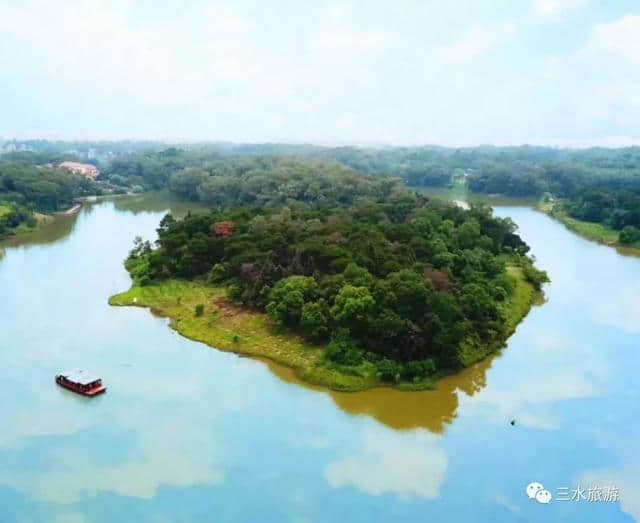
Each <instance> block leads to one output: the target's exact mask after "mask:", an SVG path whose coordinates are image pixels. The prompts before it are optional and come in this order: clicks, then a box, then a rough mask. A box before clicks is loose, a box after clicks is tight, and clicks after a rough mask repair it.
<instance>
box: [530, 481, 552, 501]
mask: <svg viewBox="0 0 640 523" xmlns="http://www.w3.org/2000/svg"><path fill="white" fill-rule="evenodd" d="M527 496H528V497H529V499H535V500H536V501H537V502H538V503H542V504H543V505H547V504H548V503H550V502H551V492H549V491H548V490H546V489H545V488H544V486H543V485H542V483H538V482H537V481H534V482H532V483H529V484H528V485H527Z"/></svg>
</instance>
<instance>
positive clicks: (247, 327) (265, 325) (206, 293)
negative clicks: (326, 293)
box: [109, 267, 539, 392]
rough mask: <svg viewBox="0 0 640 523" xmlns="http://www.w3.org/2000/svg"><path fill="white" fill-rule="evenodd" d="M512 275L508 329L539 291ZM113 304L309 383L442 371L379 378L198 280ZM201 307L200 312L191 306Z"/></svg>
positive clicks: (408, 384)
mask: <svg viewBox="0 0 640 523" xmlns="http://www.w3.org/2000/svg"><path fill="white" fill-rule="evenodd" d="M507 270H508V271H509V273H510V274H511V275H512V276H513V277H514V278H515V282H516V286H515V289H514V293H513V294H512V295H511V296H509V297H508V298H507V300H505V301H504V302H503V304H502V305H501V308H502V310H503V313H504V314H505V318H506V329H507V332H508V333H509V334H511V333H513V331H515V329H516V327H517V325H518V324H519V323H520V321H522V319H523V318H524V317H525V316H526V315H527V313H528V312H529V309H530V308H531V306H532V304H533V303H534V301H535V299H536V297H537V296H539V293H538V292H536V291H535V289H534V287H533V286H532V285H531V284H530V283H528V282H527V281H526V280H525V279H524V276H523V275H522V272H521V270H520V269H519V268H517V267H507ZM109 304H110V305H113V306H130V307H131V306H134V307H146V308H149V309H151V310H152V312H153V313H154V314H157V315H160V316H163V317H167V318H169V319H170V326H171V328H172V329H174V330H176V331H177V332H178V333H180V334H181V335H182V336H185V337H186V338H189V339H192V340H195V341H199V342H202V343H205V344H207V345H209V346H211V347H214V348H216V349H219V350H223V351H228V352H234V353H236V354H242V355H246V356H251V357H258V358H267V359H270V360H272V361H275V362H276V363H279V364H281V365H284V366H287V367H291V368H292V369H294V371H295V372H296V375H297V376H298V377H299V378H301V379H303V380H304V381H307V382H308V383H312V384H315V385H320V386H324V387H327V388H330V389H333V390H339V391H345V392H356V391H360V390H366V389H369V388H373V387H378V386H394V387H397V388H399V389H402V390H425V389H431V388H432V387H433V386H434V384H435V380H436V379H437V378H438V377H440V376H442V375H444V374H446V372H442V371H441V372H440V373H434V374H432V375H430V376H427V377H424V378H422V379H419V380H412V381H406V380H399V381H397V382H396V381H394V382H388V381H383V380H381V378H380V376H379V374H378V368H377V367H376V365H374V364H372V363H370V362H363V363H361V364H360V365H350V366H349V365H346V366H345V365H340V364H337V363H335V362H333V361H332V360H331V359H330V358H328V357H327V356H326V353H325V351H324V348H323V346H322V344H317V343H312V342H310V341H308V340H305V339H304V338H303V337H301V336H299V335H296V334H295V333H293V332H291V331H289V330H286V329H282V328H279V326H278V325H277V324H276V323H275V322H274V321H273V320H272V319H271V318H270V317H269V315H268V314H266V313H264V312H262V311H259V310H256V309H247V308H242V307H238V306H237V305H236V304H234V303H233V302H232V301H231V300H230V299H229V297H228V294H227V290H226V289H225V288H223V287H219V286H215V285H211V284H210V283H208V282H206V281H204V280H195V281H187V280H165V281H162V282H159V283H154V284H152V285H146V286H142V287H141V286H139V285H134V286H133V287H131V289H129V290H128V291H126V292H123V293H120V294H116V295H115V296H112V297H111V298H110V299H109ZM199 306H202V313H200V314H198V312H197V309H198V307H199Z"/></svg>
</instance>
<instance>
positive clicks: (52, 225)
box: [0, 214, 78, 259]
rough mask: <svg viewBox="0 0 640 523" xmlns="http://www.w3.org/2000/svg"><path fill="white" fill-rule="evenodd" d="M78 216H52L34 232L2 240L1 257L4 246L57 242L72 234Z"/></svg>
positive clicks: (0, 256) (0, 243) (0, 246)
mask: <svg viewBox="0 0 640 523" xmlns="http://www.w3.org/2000/svg"><path fill="white" fill-rule="evenodd" d="M77 218H78V215H77V214H74V215H70V216H66V215H56V216H52V217H51V219H50V220H49V221H47V222H46V223H43V224H41V225H40V226H38V228H37V229H36V230H34V231H32V232H28V233H25V234H20V235H18V236H12V237H9V238H6V239H4V240H1V241H0V259H2V254H3V252H2V251H3V248H7V247H17V246H20V245H46V244H49V243H55V242H57V241H59V240H61V239H62V238H65V237H67V236H69V234H71V231H72V230H73V227H74V225H75V223H76V220H77Z"/></svg>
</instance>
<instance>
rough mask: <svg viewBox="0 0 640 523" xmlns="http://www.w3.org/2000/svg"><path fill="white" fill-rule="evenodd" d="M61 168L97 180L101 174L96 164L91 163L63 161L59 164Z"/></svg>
mask: <svg viewBox="0 0 640 523" xmlns="http://www.w3.org/2000/svg"><path fill="white" fill-rule="evenodd" d="M58 167H59V168H60V169H65V170H67V171H71V172H75V173H80V174H82V175H84V176H86V177H87V178H91V179H92V180H95V179H96V178H97V177H98V176H99V175H100V171H99V170H98V168H97V167H96V166H95V165H91V164H89V163H78V162H62V163H61V164H60V165H58Z"/></svg>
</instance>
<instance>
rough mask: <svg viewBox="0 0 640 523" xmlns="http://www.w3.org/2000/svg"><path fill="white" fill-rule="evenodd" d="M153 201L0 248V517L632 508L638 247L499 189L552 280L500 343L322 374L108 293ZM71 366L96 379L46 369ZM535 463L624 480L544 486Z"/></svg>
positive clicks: (636, 473)
mask: <svg viewBox="0 0 640 523" xmlns="http://www.w3.org/2000/svg"><path fill="white" fill-rule="evenodd" d="M169 207H171V204H170V203H168V202H165V201H162V200H158V199H153V198H148V199H146V198H137V199H135V200H131V201H129V202H127V201H126V200H121V201H118V202H117V203H114V202H101V203H97V204H95V205H93V206H92V207H89V208H87V209H85V210H83V211H82V212H81V213H80V215H79V216H78V217H77V218H76V219H75V221H73V222H72V223H71V224H66V225H65V227H64V230H63V231H62V232H60V227H58V228H54V229H52V232H51V235H52V237H51V238H49V239H47V238H46V236H47V235H46V232H45V234H42V233H41V236H40V237H39V238H38V239H32V240H31V241H28V242H27V243H26V244H25V243H23V244H20V242H14V243H13V245H7V246H6V247H5V256H4V258H2V259H0V333H1V336H0V391H1V395H0V413H2V419H3V420H4V423H3V424H2V430H0V521H2V522H5V521H6V522H12V521H25V522H26V521H34V522H39V521H55V522H80V521H96V522H103V521H104V522H113V521H140V522H147V521H150V522H166V521H247V522H254V521H260V522H272V521H273V522H276V521H277V522H280V521H291V522H306V521H309V522H316V521H318V522H336V521H345V522H358V521H362V522H378V521H394V522H395V521H443V522H444V521H447V522H449V521H456V522H457V521H460V522H467V521H491V522H501V521H505V522H507V521H509V522H511V521H545V522H546V521H576V522H603V521H614V522H617V521H640V495H639V494H640V450H639V448H640V447H639V446H638V445H637V441H638V439H640V421H639V419H638V412H639V409H638V400H639V399H640V385H638V380H637V376H638V375H639V372H640V359H639V358H638V350H640V344H639V343H638V342H639V340H640V321H638V318H639V313H638V310H639V308H638V297H639V296H640V260H638V259H635V258H632V257H624V256H621V255H620V254H618V253H616V251H615V250H613V249H610V248H607V247H603V246H599V245H597V244H594V243H591V242H589V241H587V240H584V239H582V238H579V237H577V236H576V235H574V234H573V233H571V232H569V231H568V230H566V229H565V228H564V227H563V226H562V225H559V224H557V223H555V222H553V221H552V220H551V219H549V218H548V217H546V216H545V215H542V214H540V213H537V212H536V211H534V210H532V209H529V208H525V207H504V208H499V209H498V211H497V212H498V214H500V215H504V216H511V217H512V218H513V219H514V220H515V221H516V222H517V223H518V224H519V225H520V227H521V234H522V236H523V237H524V238H525V240H526V241H527V242H528V243H529V244H530V245H531V246H532V250H533V252H534V253H535V254H536V256H537V259H538V265H539V266H540V267H543V268H545V269H546V270H547V271H548V272H549V275H550V276H551V278H552V283H551V284H550V285H548V287H547V289H546V294H547V300H548V301H547V303H545V304H544V305H542V306H540V307H535V308H534V309H533V310H532V311H531V313H530V314H529V316H528V317H527V318H526V320H525V321H524V322H523V323H522V324H521V325H520V327H519V328H518V330H517V332H516V333H515V334H514V336H513V337H512V338H511V339H510V341H509V345H508V347H507V348H506V349H505V350H504V351H503V352H502V353H501V354H499V355H497V356H496V357H495V358H492V359H490V360H487V361H485V362H481V363H480V364H479V365H478V366H476V367H473V368H471V369H468V370H467V371H465V372H464V373H462V374H461V375H459V376H455V377H451V378H447V379H445V380H443V382H442V383H441V384H440V386H439V389H438V390H437V391H434V392H427V393H401V392H398V391H392V390H386V389H377V390H374V391H368V392H366V393H362V394H338V393H328V392H326V391H321V390H314V389H312V388H309V387H305V386H303V385H301V384H299V383H297V381H296V380H295V378H294V377H293V376H292V375H291V373H288V372H287V371H286V369H282V368H280V367H276V366H268V365H266V364H265V363H263V362H260V361H255V360H251V359H248V358H240V357H237V356H235V355H233V354H229V353H223V352H218V351H216V350H214V349H211V348H209V347H206V346H204V345H202V344H199V343H195V342H192V341H189V340H186V339H184V338H181V337H180V336H179V335H178V334H177V333H175V332H174V331H172V330H171V329H169V327H168V326H167V321H166V320H165V319H162V318H157V317H154V316H153V315H152V314H151V313H150V312H149V311H147V310H144V309H137V308H112V307H109V305H108V304H107V299H108V297H109V295H111V294H114V293H116V292H118V291H121V290H124V289H126V288H128V286H129V278H128V276H127V274H126V272H125V270H124V268H123V266H122V260H123V259H124V257H125V256H126V253H127V251H128V250H129V249H130V247H131V244H132V240H133V237H134V236H136V235H142V236H143V237H146V238H153V236H154V231H155V228H156V226H157V224H158V222H159V220H160V218H161V217H162V215H163V213H164V211H165V210H167V209H169ZM181 207H183V206H181ZM184 210H185V209H184V208H180V209H178V212H184ZM47 242H48V243H47ZM74 367H81V368H84V369H87V370H91V371H94V372H96V373H99V374H100V375H101V376H102V377H103V379H104V381H105V384H106V385H107V386H108V387H109V390H108V392H107V393H106V394H105V395H103V396H101V397H98V398H94V399H91V400H89V399H85V398H82V397H79V396H77V395H74V394H73V393H70V392H68V391H65V390H63V389H61V388H59V387H57V386H56V385H55V384H54V381H53V378H54V375H55V374H56V373H57V372H59V371H61V370H66V369H69V368H74ZM512 419H514V420H515V422H516V423H515V426H511V425H510V423H509V422H510V420H512ZM532 481H538V482H541V483H542V484H544V486H545V487H546V488H547V489H548V490H549V491H550V492H551V493H552V495H553V496H554V498H555V497H556V494H557V489H558V488H559V487H567V488H568V489H575V488H576V487H577V486H582V487H583V488H585V489H586V488H587V487H589V486H592V485H593V486H596V485H598V486H608V485H613V486H615V487H616V488H617V489H618V490H619V495H620V500H619V501H618V502H592V503H590V502H587V501H586V500H582V501H580V502H576V501H560V500H557V499H553V500H552V501H551V503H550V504H548V505H543V504H539V503H536V502H535V501H533V500H530V499H528V498H527V496H526V494H525V486H526V485H527V484H528V483H530V482H532Z"/></svg>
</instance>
